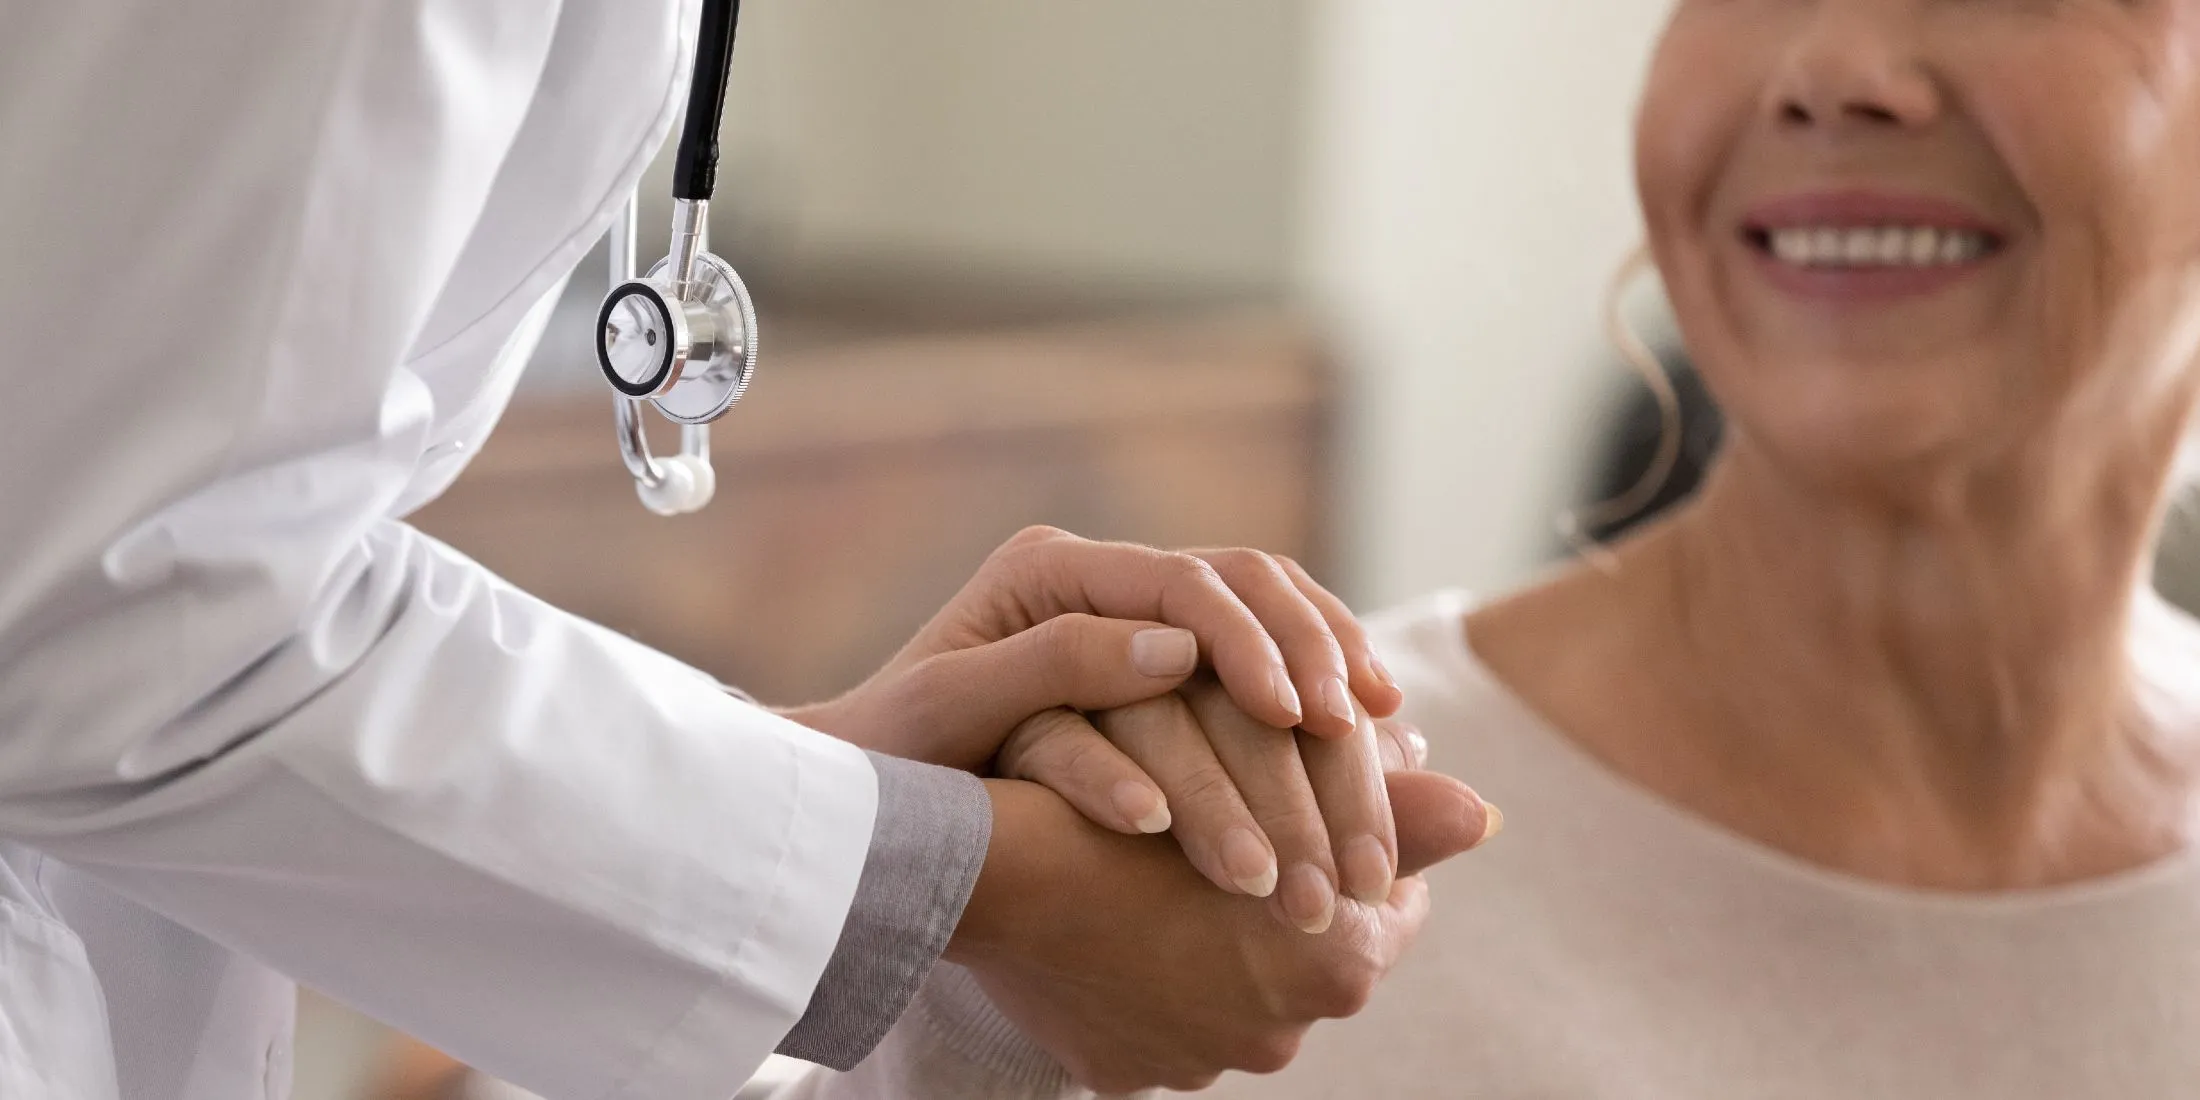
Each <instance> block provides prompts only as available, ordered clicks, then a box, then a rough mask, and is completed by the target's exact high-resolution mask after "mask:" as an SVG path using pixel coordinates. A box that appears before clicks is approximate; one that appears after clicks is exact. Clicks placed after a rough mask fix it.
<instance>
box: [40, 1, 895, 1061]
mask: <svg viewBox="0 0 2200 1100" xmlns="http://www.w3.org/2000/svg"><path fill="white" fill-rule="evenodd" d="M695 21H696V4H695V3H694V0H563V2H562V3H526V4H490V3H481V2H479V0H281V2H272V0H211V2H205V3H191V4H174V3H166V2H162V0H96V2H87V3H29V4H13V5H6V6H5V14H4V15H0V150H5V152H4V153H0V334H4V335H0V374H4V378H5V381H6V383H7V387H6V392H7V393H8V395H9V396H8V398H7V399H6V400H5V401H0V1097H7V1098H10V1100H13V1098H17V1097H21V1098H23V1100H32V1098H40V1100H43V1098H46V1097H53V1098H67V1100H113V1098H115V1097H117V1096H120V1097H123V1098H126V1100H252V1098H257V1097H272V1096H281V1095H284V1094H285V1093H286V1092H287V1089H288V1077H289V1074H288V1059H289V1028H290V1013H291V1004H292V997H291V988H290V986H289V984H288V982H287V981H286V980H285V979H283V978H281V977H279V976H278V975H277V970H280V971H283V972H286V973H289V974H294V975H296V976H298V977H300V978H302V979H304V980H307V981H309V982H311V983H313V984H314V985H316V986H319V987H320V988H322V989H325V990H327V991H329V992H330V993H332V994H334V995H336V996H338V997H340V998H342V999H345V1000H348V1001H350V1002H352V1003H354V1004H356V1005H359V1006H361V1007H363V1008H365V1009H367V1010H368V1011H370V1012H372V1013H374V1014H376V1015H378V1016H380V1017H382V1018H384V1019H386V1020H389V1021H391V1022H392V1023H394V1024H396V1025H398V1026H400V1027H403V1028H405V1029H407V1030H409V1031H412V1032H413V1033H415V1034H418V1035H421V1036H423V1037H426V1038H428V1039H429V1040H430V1041H432V1042H435V1043H437V1044H438V1045H441V1046H443V1047H445V1048H446V1049H448V1050H451V1051H452V1052H453V1053H455V1054H457V1055H459V1056H461V1057H463V1058H465V1059H467V1060H469V1061H471V1062H473V1063H475V1064H478V1065H481V1066H483V1067H485V1068H487V1069H490V1070H492V1071H494V1072H496V1073H498V1074H499V1075H501V1076H504V1077H506V1078H509V1079H512V1080H514V1081H517V1082H520V1083H523V1084H526V1085H529V1086H531V1087H533V1088H535V1089H537V1090H539V1091H541V1092H543V1093H545V1094H546V1095H551V1096H577V1097H604V1098H611V1097H636V1098H644V1097H646V1098H649V1100H676V1098H681V1097H710V1098H712V1100H719V1098H723V1097H725V1096H727V1095H729V1094H730V1093H732V1092H733V1091H734V1090H735V1089H736V1088H738V1086H739V1082H740V1081H742V1080H743V1079H744V1078H745V1077H746V1076H747V1075H748V1074H749V1072H750V1071H751V1070H753V1069H754V1068H755V1067H756V1066H757V1065H758V1064H759V1063H761V1062H762V1061H763V1060H764V1057H765V1055H766V1054H767V1053H768V1052H769V1051H770V1050H771V1049H772V1048H773V1046H774V1045H775V1044H776V1043H777V1042H778V1040H779V1038H780V1037H781V1035H782V1034H783V1033H784V1032H785V1031H786V1030H787V1028H788V1027H789V1026H790V1025H791V1024H792V1023H793V1022H794V1021H795V1020H796V1019H797V1018H798V1017H799V1015H800V1014H801V1012H802V1009H803V1006H804V1003H805V1002H806V1001H807V1000H808V998H809V995H810V991H811V989H812V987H813V985H814V984H815V982H816V980H817V977H818V974H819V972H820V970H821V969H822V968H823V966H824V964H825V962H826V960H827V958H828V957H829V955H830V953H831V951H832V949H833V946H834V943H835V940H836V939H837V937H838V934H839V930H840V926H841V920H842V917H843V915H844V913H845V911H846V908H847V905H848V901H849V898H850V896H851V895H852V894H853V892H854V890H855V888H856V884H857V879H858V875H859V874H860V872H861V869H862V865H863V860H864V856H865V853H866V851H867V848H868V844H869V839H870V833H871V823H872V820H873V816H874V814H875V812H876V797H877V796H876V785H875V780H874V774H873V772H872V769H871V766H870V764H869V762H868V761H867V760H866V759H865V757H864V756H863V755H862V754H861V753H860V752H858V751H856V750H855V749H853V748H850V747H848V746H846V745H843V744H841V743H839V742H836V741H832V740H830V739H828V738H825V737H823V736H821V735H818V734H815V733H811V732H810V731H807V730H804V729H802V728H800V727H798V726H795V725H793V724H791V723H788V722H784V721H781V720H779V719H777V718H775V717H773V716H771V715H769V714H766V713H764V712H762V711H759V710H757V709H755V708H753V707H750V706H747V705H744V704H742V703H739V702H737V701H735V700H734V699H731V698H729V697H727V696H726V695H725V694H723V693H722V692H721V691H720V690H719V689H718V687H717V686H716V685H715V684H713V683H712V682H711V681H710V680H709V678H707V677H705V676H703V675H702V674H700V673H698V672H696V671H695V670H693V669H690V668H688V667H686V666H683V665H681V664H679V663H677V662H675V661H673V660H671V659H669V658H666V657H664V656H662V655H660V654H658V653H655V652H653V651H651V650H649V649H647V648H645V647H643V646H641V645H638V644H636V643H634V642H632V641H630V640H628V639H626V638H624V637H621V636H619V635H617V634H614V633H612V632H610V631H606V630H602V629H599V628H597V627H594V626H591V625H590V624H588V623H585V622H582V621H579V620H577V619H575V618H573V617H571V616H569V615H566V614H564V613H562V612H560V611H558V610H557V609H555V608H552V607H548V606H545V605H544V604H542V603H540V602H538V601H536V600H534V599H531V598H530V597H528V596H527V595H525V594H524V593H521V592H518V591H515V590H513V589H512V588H510V587H509V586H507V585H505V584H503V583H501V582H500V581H499V580H498V579H497V578H495V577H493V576H491V575H489V574H488V573H487V572H486V571H484V570H483V569H481V568H480V567H479V566H477V565H475V564H474V563H472V562H470V561H468V560H466V559H465V558H464V557H462V556H460V555H458V554H456V553H454V552H452V551H451V550H449V549H448V548H446V547H443V546H441V545H438V544H437V543H435V542H434V541H432V540H430V539H427V538H424V537H422V536H421V535H420V534H419V533H417V532H415V531H414V530H412V529H411V528H409V527H407V526H406V525H405V524H404V523H403V522H402V521H401V519H400V518H399V517H401V516H402V515H403V514H405V513H406V512H407V511H409V510H410V509H412V508H413V507H416V506H417V505H418V504H419V503H421V502H422V501H424V500H427V499H429V498H430V497H432V496H433V495H434V494H435V493H437V492H438V491H440V490H441V488H442V487H443V486H444V485H446V484H448V483H449V481H450V480H451V478H453V477H455V476H456V474H457V472H458V470H459V468H460V467H461V466H463V465H464V463H465V460H466V458H467V457H468V456H469V455H470V454H471V453H472V452H473V450H474V449H475V447H476V445H477V444H478V443H479V442H480V440H481V439H482V437H483V436H484V435H485V434H486V433H487V432H488V429H489V427H490V425H491V424H492V423H493V421H494V420H495V418H496V416H497V415H498V413H499V412H500V411H501V408H502V406H503V404H504V401H505V398H506V396H507V395H508V394H509V392H510V390H511V387H512V383H513V380H514V378H515V377H516V376H517V374H518V371H519V368H520V365H521V364H522V363H523V362H524V361H525V359H526V358H527V352H528V350H529V348H530V347H531V346H532V344H533V343H534V341H535V339H536V337H537V335H538V334H539V332H540V326H541V322H542V319H543V318H544V317H545V316H546V314H547V308H546V307H547V305H548V303H549V302H550V301H551V299H552V296H553V295H554V294H555V293H556V291H557V289H558V287H559V284H560V283H561V282H562V280H563V278H564V276H565V274H566V273H567V272H568V271H570V270H571V268H572V266H573V265H574V264H575V263H576V262H577V261H578V260H579V259H580V257H581V256H582V255H583V254H584V253H585V252H586V250H587V249H588V248H589V246H590V244H591V243H593V242H594V241H595V240H596V239H597V238H598V237H600V236H601V235H602V233H603V231H604V230H605V228H606V226H608V224H609V223H610V220H611V218H612V216H613V214H614V213H615V211H616V209H617V206H618V204H619V202H620V201H621V199H622V198H623V196H624V193H625V192H626V191H627V190H628V188H629V187H630V186H631V185H632V184H633V182H634V181H635V180H636V179H637V178H638V177H639V176H640V175H641V173H642V170H643V167H644V166H645V165H646V164H647V163H648V161H649V160H650V158H651V156H652V154H653V153H654V152H655V151H656V150H657V149H658V148H659V147H660V145H661V144H662V142H663V140H664V136H665V134H666V133H667V132H668V130H669V129H670V126H671V123H672V120H673V118H674V116H675V115H676V113H677V112H678V109H679V106H680V104H681V102H682V100H683V99H684V97H685V90H686V77H685V69H686V65H687V61H688V57H689V52H690V48H691V41H690V39H691V36H692V35H693V33H694V27H695ZM604 461H605V462H607V463H610V462H615V461H616V458H615V455H614V452H613V448H612V441H611V433H610V424H609V419H608V409H607V416H606V424H605V436H604ZM628 522H633V523H651V522H658V521H656V520H652V519H651V518H649V517H648V516H647V515H646V514H644V513H643V512H642V511H641V510H640V508H639V507H637V508H636V509H635V511H634V514H633V516H632V517H631V519H630V520H628ZM620 565H621V563H619V562H616V561H609V560H607V561H606V562H605V563H604V567H605V568H607V569H612V568H619V567H620ZM736 625H738V624H736Z"/></svg>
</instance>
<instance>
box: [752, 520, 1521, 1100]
mask: <svg viewBox="0 0 2200 1100" xmlns="http://www.w3.org/2000/svg"><path fill="white" fill-rule="evenodd" d="M1401 702H1402V696H1401V695H1400V693H1399V690H1398V687H1397V685H1396V683H1395V682H1394V681H1393V680H1392V679H1391V677H1390V675H1389V673H1388V672H1386V671H1385V670H1384V669H1383V667H1382V665H1381V663H1380V661H1379V660H1378V659H1377V658H1376V656H1375V654H1374V653H1373V651H1372V649H1371V647H1370V646H1369V643H1368V639H1367V636H1366V634H1365V633H1364V632H1363V631H1362V629H1361V627H1360V625H1359V624H1358V622H1357V621H1356V620H1355V619H1354V618H1353V616H1352V615H1351V613H1350V612H1349V611H1348V610H1347V609H1346V608H1345V607H1344V605H1343V603H1342V602H1341V601H1339V600H1338V599H1336V597H1334V596H1333V595H1331V594H1330V593H1329V592H1327V591H1326V590H1324V589H1323V588H1322V587H1321V586H1320V585H1318V584H1316V583H1315V582H1314V581H1313V580H1312V579H1311V578H1310V577H1308V576H1307V575H1306V573H1305V571H1304V570H1302V569H1300V568H1299V567H1298V566H1297V565H1296V564H1294V563H1292V562H1290V561H1289V560H1287V559H1283V558H1278V557H1274V556H1271V555H1267V554H1262V553H1259V552H1257V551H1250V550H1223V551H1200V552H1193V553H1170V552H1165V551H1160V550H1154V549H1151V548H1147V547H1142V546H1133V545H1128V544H1120V543H1100V542H1092V541H1088V540H1084V539H1080V538H1077V537H1076V536H1073V535H1069V534H1066V533H1064V532H1060V531H1055V530H1052V529H1048V528H1033V529H1031V530H1027V531H1025V532H1023V533H1022V534H1020V535H1018V536H1017V537H1016V538H1014V539H1011V540H1010V541H1009V542H1008V543H1007V544H1005V545H1004V546H1002V547H1001V549H1000V550H998V551H996V552H995V553H994V554H993V555H992V557H991V558H989V559H988V560H987V562H986V564H985V565H984V566H983V567H982V568H981V569H980V570H979V572H978V573H977V575H976V576H975V577H974V578H973V579H972V580H971V581H970V583H969V584H967V585H966V586H964V588H963V590H962V591H961V592H960V593H958V594H957V596H956V597H955V598H954V599H953V600H952V601H950V602H949V604H948V605H947V607H945V608H944V609H942V610H941V611H940V613H939V614H938V615H937V616H935V617H934V618H933V620H932V621H931V622H930V623H928V624H927V625H926V626H925V627H924V628H923V630H921V631H920V632H919V633H918V635H917V636H916V638H914V639H913V640H912V641H911V642H910V643H909V644H908V645H907V646H905V647H904V648H903V649H902V651H901V652H900V653H899V654H897V655H896V656H895V657H894V658H893V660H891V661H890V662H888V664H887V665H886V667H885V668H883V669H881V670H880V671H879V672H878V673H877V674H875V675H874V676H872V677H871V678H870V679H869V680H866V681H865V682H864V683H863V684H862V685H860V686H858V687H857V688H856V689H855V690H853V691H851V692H849V693H848V694H847V695H844V696H841V697H840V698H838V699H834V700H832V701H830V702H826V703H820V704H814V705H811V706H807V707H801V708H795V709H793V710H789V711H787V712H786V713H787V714H788V716H789V717H791V718H794V719H795V720H797V721H800V722H803V723H804V724H806V725H809V726H811V727H813V728H816V729H819V730H823V731H824V732H827V733H831V734H834V735H835V736H839V737H842V738H844V739H846V740H848V741H851V742H853V743H856V744H858V745H861V746H863V747H865V748H870V749H873V750H876V751H880V752H886V753H890V754H893V755H897V756H903V757H908V758H911V759H917V760H923V761H927V762H930V763H936V764H944V765H948V766H952V767H959V768H965V769H968V770H971V771H974V772H977V773H979V774H981V775H986V776H988V777H990V778H988V780H987V786H988V793H989V794H990V795H991V797H992V799H993V806H994V832H993V839H992V842H991V845H990V847H989V849H988V852H987V855H986V861H985V865H984V868H983V870H982V871H981V872H980V875H979V879H978V882H977V886H976V888H975V890H974V892H973V894H972V897H971V900H970V904H969V906H968V907H967V909H966V910H965V912H964V916H963V920H962V923H961V924H960V925H959V926H958V928H957V929H956V932H955V937H954V940H953V942H952V943H951V944H950V947H949V957H950V958H951V959H953V960H954V961H956V962H958V963H960V964H962V965H965V966H967V967H969V968H970V969H971V971H972V972H973V974H974V975H975V976H976V978H977V980H978V981H979V983H980V984H981V985H982V986H983V988H984V989H985V991H986V993H987V995H988V997H989V998H990V999H991V1000H992V1001H993V1003H994V1004H995V1006H996V1007H998V1008H999V1009H1000V1010H1001V1011H1002V1012H1003V1013H1004V1014H1006V1015H1007V1016H1008V1018H1009V1019H1010V1020H1011V1021H1012V1022H1014V1023H1015V1024H1016V1025H1017V1026H1018V1027H1019V1028H1020V1029H1022V1031H1023V1032H1024V1033H1025V1034H1026V1035H1027V1036H1029V1037H1030V1038H1031V1039H1032V1040H1033V1041H1035V1042H1036V1043H1038V1044H1039V1045H1040V1046H1041V1047H1043V1048H1044V1049H1045V1050H1046V1051H1047V1052H1048V1053H1049V1054H1051V1055H1052V1056H1054V1058H1055V1059H1056V1060H1057V1061H1059V1062H1061V1063H1062V1065H1063V1066H1064V1067H1065V1068H1066V1069H1068V1071H1069V1072H1070V1073H1071V1075H1072V1076H1073V1077H1075V1078H1076V1079H1077V1080H1078V1081H1080V1082H1081V1083H1083V1084H1085V1085H1087V1086H1089V1087H1092V1088H1095V1089H1099V1090H1101V1091H1103V1092H1127V1091H1132V1090H1135V1089H1140V1088H1149V1087H1156V1086H1159V1087H1169V1088H1178V1089H1187V1088H1199V1087H1203V1086H1205V1085H1207V1084H1209V1083H1211V1082H1212V1081H1213V1080H1214V1079H1215V1077H1216V1076H1218V1075H1219V1074H1220V1073H1222V1072H1223V1071H1225V1070H1230V1069H1239V1070H1248V1071H1253V1072H1270V1071H1273V1070H1276V1069H1280V1068H1282V1066H1283V1065H1284V1064H1286V1063H1288V1062H1289V1061H1290V1059H1291V1057H1292V1056H1293V1055H1294V1054H1295V1053H1296V1052H1297V1049H1298V1044H1299V1041H1300V1039H1301V1037H1302V1036H1303V1035H1304V1033H1305V1031H1306V1030H1307V1028H1308V1027H1310V1026H1311V1025H1312V1024H1313V1023H1314V1022H1315V1021H1317V1020H1319V1019H1322V1018H1327V1017H1337V1016H1346V1015H1351V1014H1352V1013H1354V1012H1357V1011H1358V1010H1359V1009H1360V1007H1361V1006H1362V1005H1364V1004H1365V1002H1366V999H1367V998H1368V996H1369V995H1370V994H1371V993H1372V992H1373V989H1374V987H1375V985H1376V983H1377V982H1378V981H1379V980H1380V979H1381V978H1382V976H1383V975H1384V974H1385V973H1386V972H1387V971H1388V970H1389V969H1390V967H1391V966H1392V965H1393V964H1394V963H1395V962H1396V960H1397V958H1398V956H1399V954H1400V953H1401V952H1402V951H1403V950H1404V948H1405V947H1406V945H1407V944H1408V943H1410V942H1411V940H1412V939H1413V937H1414V935H1415V934H1416V932H1417V931H1418V930H1419V928H1420V925H1421V923H1422V921H1423V920H1424V919H1425V917H1426V914H1427V908H1428V894H1427V888H1426V886H1425V885H1424V884H1423V883H1422V882H1421V881H1420V879H1419V878H1417V877H1414V876H1415V872H1417V871H1419V870H1421V869H1423V868H1425V867H1427V866H1429V865H1430V864H1433V863H1436V862H1439V861H1441V860H1443V859H1446V858H1449V857H1450V856H1452V855H1455V854H1457V853H1459V852H1462V851H1465V850H1466V849H1468V848H1471V847H1473V846H1474V845H1476V844H1477V843H1480V842H1481V841H1482V840H1483V839H1484V838H1485V835H1486V834H1487V833H1488V832H1491V831H1493V830H1492V829H1491V828H1490V825H1491V823H1492V821H1493V814H1494V812H1493V811H1490V810H1488V809H1487V808H1486V807H1485V806H1484V805H1483V804H1482V802H1481V801H1480V800H1479V799H1478V798H1477V797H1476V796H1475V795H1474V793H1473V792H1472V791H1471V790H1469V789H1468V788H1467V787H1466V786H1465V785H1463V784H1461V783H1459V782H1458V781H1456V780H1452V779H1449V778H1447V777H1443V776H1439V775H1435V774H1433V773H1429V772H1423V771H1418V770H1413V769H1417V768H1418V767H1419V765H1420V764H1421V763H1422V762H1423V760H1424V758H1425V753H1426V747H1425V744H1424V743H1423V742H1422V741H1421V740H1420V738H1419V736H1418V735H1417V734H1415V733H1414V732H1413V731H1411V730H1410V729H1407V728H1404V727H1402V726H1398V725H1395V724H1392V723H1387V722H1383V721H1380V720H1381V719H1385V718H1388V717H1389V716H1390V715H1392V714H1394V713H1395V712H1396V711H1397V708H1398V707H1399V705H1400V703H1401ZM1163 832H1167V833H1169V834H1171V836H1169V837H1164V836H1159V835H1149V834H1159V833H1163ZM1187 857H1188V858H1187ZM1256 898H1258V899H1263V900H1255V899H1256Z"/></svg>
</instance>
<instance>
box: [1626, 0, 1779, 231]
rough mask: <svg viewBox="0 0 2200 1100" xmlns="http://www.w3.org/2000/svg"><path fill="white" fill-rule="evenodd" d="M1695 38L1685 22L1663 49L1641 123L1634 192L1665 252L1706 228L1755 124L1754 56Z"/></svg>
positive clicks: (1714, 40) (1715, 38) (1638, 125)
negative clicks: (1731, 164)
mask: <svg viewBox="0 0 2200 1100" xmlns="http://www.w3.org/2000/svg"><path fill="white" fill-rule="evenodd" d="M1725 39H1726V41H1724V42H1722V36H1715V35H1711V34H1699V33H1691V32H1690V30H1689V28H1688V26H1687V24H1686V18H1685V17H1683V19H1682V20H1681V21H1679V22H1677V23H1676V25H1675V26H1674V28H1673V29H1672V30H1670V31H1669V32H1668V33H1667V34H1666V36H1665V38H1664V39H1663V40H1662V42H1661V43H1660V46H1659V49H1658V52H1657V54H1656V56H1655V58H1654V59H1653V61H1652V64H1651V69H1650V76H1649V81H1648V83H1647V85H1646V86H1645V88H1644V91H1643V97H1642V104H1641V107H1640V109H1639V111H1638V113H1637V115H1636V120H1635V189H1636V193H1637V196H1638V198H1639V199H1640V200H1641V203H1642V211H1643V216H1644V218H1645V219H1646V220H1647V221H1648V223H1649V229H1650V233H1651V238H1652V242H1651V243H1652V244H1653V246H1654V247H1655V248H1656V249H1657V251H1658V252H1659V253H1660V259H1661V260H1662V259H1664V258H1665V255H1664V254H1665V252H1666V250H1667V249H1668V248H1670V247H1671V246H1673V245H1675V244H1677V243H1678V242H1679V240H1680V239H1682V238H1684V237H1686V236H1687V235H1688V234H1690V233H1693V232H1696V231H1699V230H1700V229H1701V228H1702V227H1703V225H1704V224H1705V221H1706V217H1707V215H1708V212H1709V209H1710V207H1711V205H1712V199H1713V195H1714V192H1715V190H1716V186H1717V183H1718V180H1719V178H1720V176H1721V174H1722V169H1723V167H1724V165H1725V162H1726V160H1727V157H1728V156H1729V153H1730V151H1731V150H1732V148H1733V146H1734V144H1735V142H1736V141H1737V140H1738V139H1739V138H1740V137H1741V135H1742V133H1743V132H1744V130H1745V129H1746V127H1747V126H1748V123H1749V119H1750V118H1751V116H1752V114H1753V112H1754V108H1755V104H1756V98H1757V97H1756V95H1755V94H1754V93H1753V92H1752V91H1751V90H1750V89H1751V87H1752V84H1753V82H1752V79H1751V77H1750V75H1749V70H1748V62H1749V55H1750V51H1748V50H1746V49H1740V48H1736V46H1735V45H1733V44H1731V36H1725Z"/></svg>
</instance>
